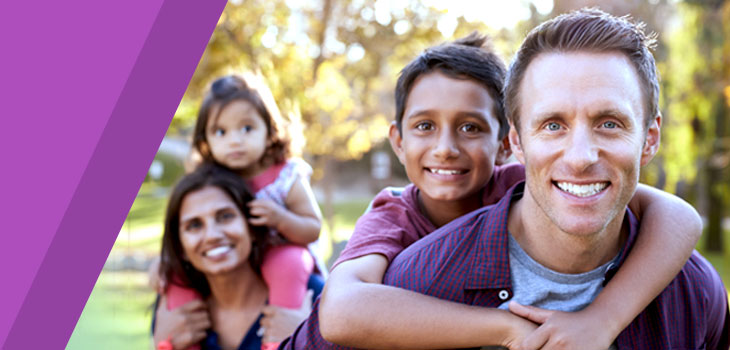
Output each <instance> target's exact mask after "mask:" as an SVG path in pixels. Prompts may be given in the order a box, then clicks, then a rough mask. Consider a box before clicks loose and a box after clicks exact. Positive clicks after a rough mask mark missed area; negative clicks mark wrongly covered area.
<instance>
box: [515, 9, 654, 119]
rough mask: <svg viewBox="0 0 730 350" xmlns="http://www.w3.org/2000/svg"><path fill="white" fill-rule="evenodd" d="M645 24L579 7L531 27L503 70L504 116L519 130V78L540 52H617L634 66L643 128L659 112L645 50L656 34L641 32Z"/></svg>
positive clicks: (649, 58) (649, 56)
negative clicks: (504, 77) (508, 64)
mask: <svg viewBox="0 0 730 350" xmlns="http://www.w3.org/2000/svg"><path fill="white" fill-rule="evenodd" d="M644 27H645V24H644V23H641V22H632V21H631V18H630V17H628V16H623V17H616V16H613V15H610V14H608V13H606V12H603V11H601V10H598V9H581V10H578V11H573V12H571V13H567V14H563V15H560V16H558V17H555V18H553V19H551V20H549V21H546V22H543V23H542V24H540V25H539V26H537V27H535V28H534V29H533V30H532V31H530V33H529V34H527V37H526V38H525V41H524V42H523V43H522V45H521V46H520V49H519V50H518V51H517V54H516V55H515V58H514V61H512V65H511V66H510V68H509V72H507V81H506V83H505V92H504V96H505V107H506V109H507V118H509V120H510V121H511V122H512V123H513V124H514V126H515V128H517V131H519V119H520V110H519V101H520V85H521V83H522V79H523V77H524V75H525V72H526V71H527V67H528V66H529V65H530V62H532V61H533V60H534V59H535V57H537V56H538V55H540V54H541V53H551V52H555V53H561V52H575V51H585V52H596V53H604V52H621V53H623V54H624V55H626V57H627V58H628V59H629V61H630V62H631V64H632V65H633V66H634V68H635V69H636V73H637V75H638V77H639V83H640V85H641V86H640V88H641V91H642V93H643V96H642V97H643V99H644V101H645V108H644V113H645V114H646V115H644V128H645V129H646V128H647V127H648V125H649V123H650V122H651V121H652V120H653V117H654V116H657V115H659V106H658V105H659V78H658V75H657V71H656V64H655V63H654V56H652V54H651V52H650V51H649V50H650V49H652V48H653V47H654V45H655V43H656V36H655V35H653V34H651V35H647V34H645V33H644Z"/></svg>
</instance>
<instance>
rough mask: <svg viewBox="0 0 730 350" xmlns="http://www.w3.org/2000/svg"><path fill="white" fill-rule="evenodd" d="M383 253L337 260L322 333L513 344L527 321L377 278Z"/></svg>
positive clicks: (529, 327) (440, 344) (372, 339)
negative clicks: (407, 288)
mask: <svg viewBox="0 0 730 350" xmlns="http://www.w3.org/2000/svg"><path fill="white" fill-rule="evenodd" d="M387 267H388V261H387V259H386V258H385V257H384V256H382V255H380V254H370V255H366V256H363V257H360V258H356V259H353V260H348V261H345V262H342V263H341V264H339V265H337V267H336V268H335V269H334V270H333V271H332V273H331V275H330V277H329V279H328V280H327V283H326V284H325V289H324V291H323V292H322V299H321V301H320V310H319V321H320V331H321V333H322V336H323V337H324V338H325V339H326V340H327V341H330V342H333V343H336V344H340V345H346V346H354V347H360V348H373V349H403V348H420V349H441V348H461V347H476V346H482V345H502V346H507V347H509V348H513V349H516V348H517V347H516V345H517V344H519V343H520V342H521V341H522V338H523V337H524V336H525V335H527V334H528V333H530V332H532V331H533V330H534V329H535V325H534V324H533V323H532V322H529V321H526V320H524V319H522V318H520V317H516V316H514V315H511V314H510V313H509V312H505V311H503V310H499V309H494V308H483V307H476V306H469V305H464V304H459V303H455V302H450V301H446V300H441V299H438V298H434V297H430V296H426V295H423V294H420V293H416V292H413V291H408V290H405V289H400V288H396V287H392V286H386V285H383V284H382V279H383V275H384V274H385V270H386V268H387Z"/></svg>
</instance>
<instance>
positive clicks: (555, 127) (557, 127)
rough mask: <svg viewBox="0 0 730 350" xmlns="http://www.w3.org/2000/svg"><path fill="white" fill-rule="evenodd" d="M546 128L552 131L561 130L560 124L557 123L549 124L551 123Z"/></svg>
mask: <svg viewBox="0 0 730 350" xmlns="http://www.w3.org/2000/svg"><path fill="white" fill-rule="evenodd" d="M545 128H546V129H548V130H550V131H558V130H560V124H558V123H556V122H549V123H547V125H545Z"/></svg>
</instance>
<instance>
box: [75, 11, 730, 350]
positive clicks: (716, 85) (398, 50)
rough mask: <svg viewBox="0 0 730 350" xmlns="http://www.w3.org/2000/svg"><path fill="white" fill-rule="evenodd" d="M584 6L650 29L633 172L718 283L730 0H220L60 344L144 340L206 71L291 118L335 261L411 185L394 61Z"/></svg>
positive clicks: (327, 254) (398, 64) (516, 29)
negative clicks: (264, 91)
mask: <svg viewBox="0 0 730 350" xmlns="http://www.w3.org/2000/svg"><path fill="white" fill-rule="evenodd" d="M586 6H597V7H599V8H601V9H603V10H604V11H607V12H610V13H612V14H615V15H626V14H630V15H631V16H632V17H633V18H635V19H638V20H641V21H643V22H645V23H646V25H647V29H648V31H653V32H656V33H658V46H657V48H656V50H655V52H654V55H655V57H656V59H657V65H658V68H659V71H660V75H661V82H660V83H661V101H660V106H661V109H662V113H663V115H664V120H663V125H662V134H663V135H662V140H663V142H662V145H661V149H660V151H659V154H658V156H657V157H656V158H655V159H654V160H653V161H652V163H651V164H650V165H648V166H647V167H645V168H644V169H643V171H642V182H644V183H647V184H650V185H653V186H655V187H657V188H660V189H663V190H665V191H668V192H671V193H675V194H677V195H679V196H680V197H682V198H684V199H685V200H687V201H689V202H690V203H692V204H693V205H694V206H695V207H696V208H697V210H698V211H699V212H700V213H701V214H702V216H703V217H704V218H705V232H704V234H703V237H702V239H701V241H700V242H699V244H698V247H697V248H698V250H700V251H701V252H702V253H703V254H704V255H705V256H707V257H708V258H709V260H710V261H711V262H712V263H713V265H714V266H715V267H716V268H717V269H718V271H720V273H721V275H722V277H723V280H724V281H725V284H726V286H728V285H730V253H729V252H728V250H730V243H729V242H728V241H730V0H728V1H723V0H705V1H700V0H692V1H676V0H648V1H631V0H623V1H622V0H616V1H611V2H610V3H609V2H605V1H587V0H535V1H524V0H523V1H491V0H489V1H487V0H484V1H478V2H476V1H467V0H446V1H440V0H424V1H413V0H392V1H384V0H352V1H342V0H308V1H294V0H237V1H236V0H231V1H229V2H228V5H227V7H226V9H225V11H224V12H223V14H222V16H221V18H220V20H219V22H218V26H217V28H216V30H215V32H214V33H213V35H212V37H211V39H210V42H209V43H208V47H207V49H206V51H205V53H204V54H203V57H202V58H201V60H200V63H199V65H198V67H197V70H196V72H195V74H194V76H193V78H192V80H191V82H190V85H189V87H188V89H187V91H186V93H185V96H184V97H183V99H182V101H181V103H180V105H179V107H178V110H177V111H176V113H175V117H174V119H173V121H172V124H171V125H170V129H169V130H168V131H167V134H166V136H165V138H164V140H163V141H162V143H161V145H160V148H159V151H158V153H157V155H156V157H155V160H154V162H153V163H152V165H151V167H150V170H149V173H148V175H147V177H146V179H145V181H144V183H143V184H142V187H141V188H140V191H139V193H138V195H137V198H136V200H135V202H134V204H133V205H132V208H131V210H130V212H129V215H128V217H127V219H126V221H125V223H124V226H123V227H122V230H121V231H120V233H119V237H118V238H117V241H116V243H115V245H114V247H113V248H112V251H111V253H110V255H109V258H108V260H107V262H106V264H105V265H104V269H103V271H102V273H101V275H100V276H99V279H98V280H97V283H96V286H95V288H94V290H93V292H92V294H91V297H90V298H89V301H88V303H87V304H86V307H85V309H84V311H83V313H82V315H81V318H80V320H79V322H78V324H77V325H76V328H75V330H74V333H73V335H72V337H71V340H70V342H69V344H68V346H67V348H69V349H98V348H99V347H100V345H102V344H103V348H105V349H150V348H151V346H152V345H151V341H150V336H149V328H150V318H151V315H152V310H151V304H152V302H153V300H154V293H153V291H152V290H151V289H149V288H148V287H147V272H146V271H147V267H148V266H149V263H150V261H151V259H152V258H153V257H155V256H156V255H158V254H159V250H160V238H161V235H162V222H163V215H164V210H165V206H166V203H167V195H168V193H169V190H170V188H171V186H172V185H174V183H175V181H176V180H177V179H178V178H179V177H180V176H181V175H182V173H183V160H184V159H185V157H186V156H187V155H188V152H189V148H190V146H189V144H190V140H191V132H192V128H193V125H194V122H195V118H196V116H197V109H198V107H199V105H200V102H201V98H202V94H203V93H204V91H205V89H206V88H207V86H208V84H209V83H210V82H211V81H212V80H214V79H215V78H216V77H219V76H222V75H225V74H230V73H235V72H241V71H258V72H260V73H261V74H262V75H263V77H264V78H265V80H266V82H267V83H268V85H269V86H270V87H271V89H272V92H273V94H274V97H275V98H276V101H277V103H278V106H279V108H280V109H281V110H282V112H283V113H284V114H285V115H288V116H289V118H290V120H291V121H292V125H298V126H299V127H300V128H301V130H300V131H301V132H303V134H304V136H305V139H304V140H301V141H302V142H305V143H304V151H303V157H304V159H305V160H307V161H308V162H309V163H310V164H311V165H312V166H313V167H314V170H315V171H314V175H313V178H312V185H313V187H314V189H315V193H316V195H317V200H318V202H319V204H320V206H321V208H322V212H323V214H324V225H323V230H322V233H321V235H320V240H321V244H322V251H321V252H320V253H321V255H322V256H323V257H324V258H325V260H326V261H328V263H331V262H332V261H333V259H334V258H336V257H337V254H338V253H339V251H340V250H341V249H342V248H343V247H344V245H345V243H346V242H347V239H348V238H349V236H350V234H351V232H352V229H353V227H354V224H355V221H356V220H357V218H358V217H359V216H360V215H361V214H362V212H363V211H364V210H365V208H366V207H367V204H368V202H369V201H370V200H371V199H372V197H373V196H374V195H375V193H377V191H378V190H379V189H381V188H383V187H384V186H388V185H404V184H406V183H407V178H406V177H405V171H404V170H403V167H402V166H401V165H400V163H398V161H397V159H396V158H395V156H394V155H393V153H392V152H391V150H390V146H389V144H388V143H387V141H386V136H387V130H388V125H389V123H390V121H391V120H392V118H393V114H394V111H395V103H394V94H393V90H394V86H395V81H396V79H397V75H398V72H399V71H400V69H401V68H402V67H403V66H404V65H405V64H406V63H408V62H409V61H410V60H411V59H413V58H414V57H415V56H416V55H418V54H419V53H420V52H421V51H422V50H423V49H425V48H426V47H429V46H431V45H435V44H438V43H441V42H444V41H446V40H451V39H455V38H458V37H462V36H465V35H467V34H469V33H470V32H472V31H474V30H478V31H480V32H482V33H487V34H489V35H491V36H492V38H493V42H494V46H495V47H496V49H497V51H498V52H499V53H500V54H501V55H502V57H503V58H504V59H505V61H506V62H509V60H510V59H511V58H512V55H513V54H514V52H515V50H516V49H517V47H518V46H519V44H520V42H521V40H522V38H523V37H524V35H525V34H526V33H527V32H528V31H529V30H530V29H531V28H533V27H534V26H535V25H537V24H538V23H540V22H542V21H544V20H546V19H548V18H551V17H554V16H556V15H557V14H560V13H563V12H567V11H570V10H573V9H578V8H581V7H586ZM180 40H185V38H180ZM130 142H133V140H130Z"/></svg>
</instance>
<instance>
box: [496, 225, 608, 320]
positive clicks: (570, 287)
mask: <svg viewBox="0 0 730 350" xmlns="http://www.w3.org/2000/svg"><path fill="white" fill-rule="evenodd" d="M509 259H510V274H511V275H512V276H511V277H512V291H513V294H514V297H513V298H512V299H511V300H514V301H516V302H518V303H520V304H523V305H532V306H537V307H540V308H543V309H549V310H560V311H578V310H582V309H583V308H585V307H586V306H588V304H590V303H591V302H592V301H593V299H595V298H596V296H597V295H598V293H600V292H601V290H602V289H603V280H604V278H605V276H606V271H608V270H609V269H610V268H611V267H612V266H613V264H616V263H617V259H618V255H616V257H615V258H614V259H612V260H611V261H609V262H608V263H605V264H603V265H601V266H599V267H597V268H595V269H593V270H591V271H588V272H584V273H579V274H565V273H560V272H556V271H553V270H551V269H548V268H547V267H545V266H542V265H541V264H540V263H538V262H537V261H535V260H534V259H532V258H531V257H530V256H529V255H527V253H526V252H525V251H524V250H523V249H522V247H520V245H519V243H517V241H516V240H515V239H514V237H512V235H510V236H509ZM508 304H509V301H508V302H504V303H502V304H501V305H500V306H499V308H500V309H503V310H507V305H508Z"/></svg>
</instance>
